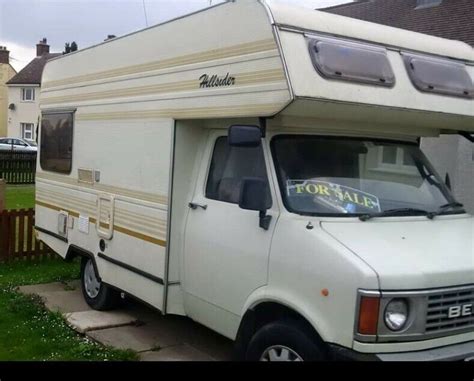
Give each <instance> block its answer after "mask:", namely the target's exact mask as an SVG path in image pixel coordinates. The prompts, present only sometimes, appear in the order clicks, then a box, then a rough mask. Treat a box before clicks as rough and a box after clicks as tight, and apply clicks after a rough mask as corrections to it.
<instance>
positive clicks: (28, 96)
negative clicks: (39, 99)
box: [21, 87, 35, 102]
mask: <svg viewBox="0 0 474 381" xmlns="http://www.w3.org/2000/svg"><path fill="white" fill-rule="evenodd" d="M21 100H22V101H24V102H34V100H35V89H34V88H32V87H25V88H23V89H21Z"/></svg>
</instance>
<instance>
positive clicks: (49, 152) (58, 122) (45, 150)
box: [40, 112, 74, 174]
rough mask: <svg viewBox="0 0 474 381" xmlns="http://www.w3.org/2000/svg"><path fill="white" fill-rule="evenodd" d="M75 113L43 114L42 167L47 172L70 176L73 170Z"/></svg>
mask: <svg viewBox="0 0 474 381" xmlns="http://www.w3.org/2000/svg"><path fill="white" fill-rule="evenodd" d="M73 119H74V113H73V112H57V113H43V115H42V119H41V148H40V165H41V168H42V169H43V170H45V171H52V172H58V173H63V174H69V173H70V172H71V169H72V136H73Z"/></svg>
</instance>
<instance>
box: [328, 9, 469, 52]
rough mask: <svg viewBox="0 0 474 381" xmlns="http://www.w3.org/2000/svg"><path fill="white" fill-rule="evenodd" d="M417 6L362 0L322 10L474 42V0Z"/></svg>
mask: <svg viewBox="0 0 474 381" xmlns="http://www.w3.org/2000/svg"><path fill="white" fill-rule="evenodd" d="M416 8H417V1H416V0H360V1H355V2H352V3H348V4H341V5H336V6H333V7H328V8H323V9H319V10H320V11H325V12H329V13H333V14H338V15H341V16H347V17H352V18H356V19H360V20H365V21H370V22H375V23H378V24H383V25H389V26H393V27H396V28H401V29H407V30H411V31H414V32H420V33H426V34H430V35H433V36H437V37H443V38H448V39H451V40H460V41H464V42H466V43H468V44H469V45H471V46H474V22H473V21H472V20H474V1H473V0H443V1H442V2H441V4H439V5H435V6H431V7H420V8H419V9H416Z"/></svg>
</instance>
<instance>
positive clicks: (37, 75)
mask: <svg viewBox="0 0 474 381" xmlns="http://www.w3.org/2000/svg"><path fill="white" fill-rule="evenodd" d="M60 55H61V53H46V54H43V55H42V56H40V57H36V58H34V59H33V60H32V61H31V62H30V63H29V64H28V65H26V66H25V67H24V68H23V69H22V70H20V72H19V73H18V74H16V75H15V76H14V77H13V78H12V79H10V80H9V81H8V82H7V85H41V76H42V75H43V69H44V66H45V65H46V62H48V60H49V59H51V58H54V57H57V56H60Z"/></svg>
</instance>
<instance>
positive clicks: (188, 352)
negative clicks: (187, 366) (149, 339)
mask: <svg viewBox="0 0 474 381" xmlns="http://www.w3.org/2000/svg"><path fill="white" fill-rule="evenodd" d="M140 360H141V361H215V359H214V358H212V357H211V356H209V355H207V354H205V353H203V352H201V351H199V350H197V349H196V348H193V347H192V346H190V345H188V344H182V345H176V346H173V347H168V348H164V349H160V350H158V351H150V352H143V353H142V354H140Z"/></svg>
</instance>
